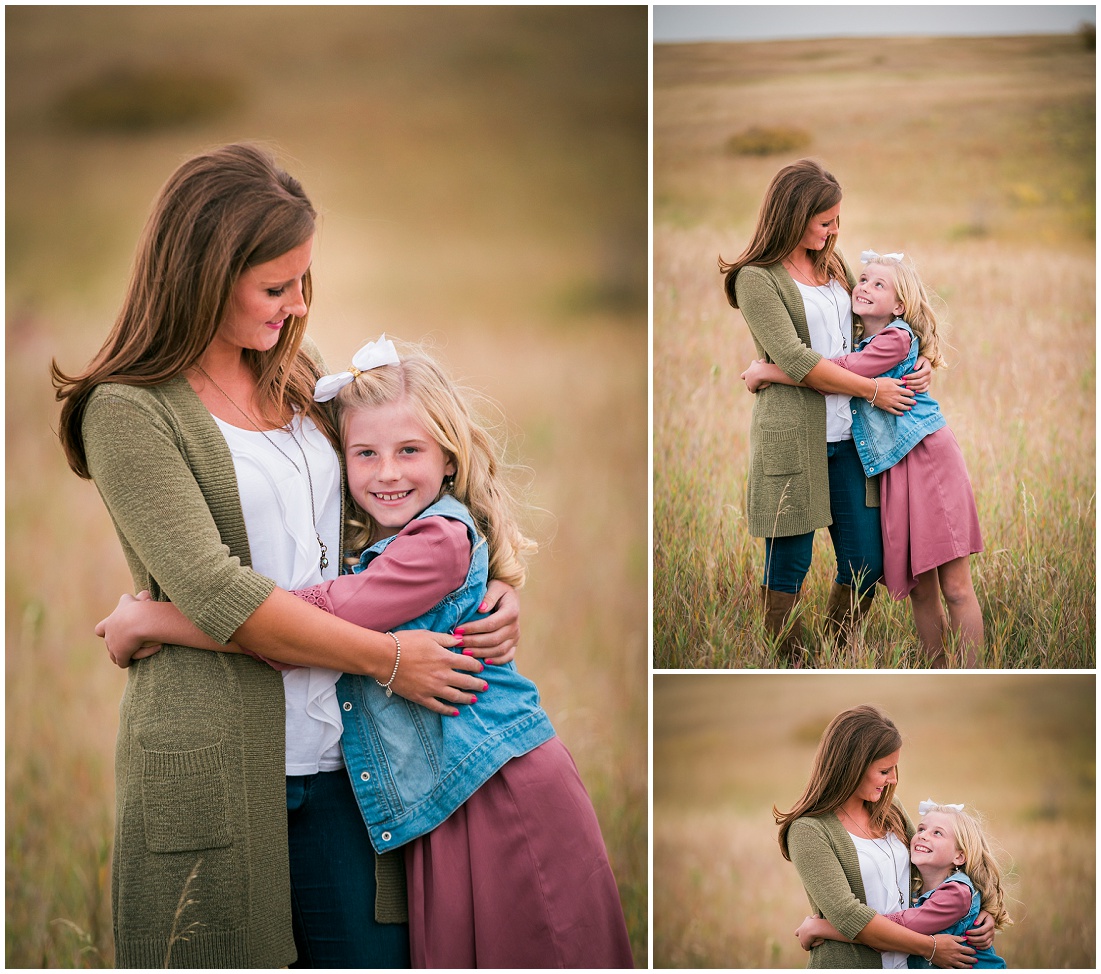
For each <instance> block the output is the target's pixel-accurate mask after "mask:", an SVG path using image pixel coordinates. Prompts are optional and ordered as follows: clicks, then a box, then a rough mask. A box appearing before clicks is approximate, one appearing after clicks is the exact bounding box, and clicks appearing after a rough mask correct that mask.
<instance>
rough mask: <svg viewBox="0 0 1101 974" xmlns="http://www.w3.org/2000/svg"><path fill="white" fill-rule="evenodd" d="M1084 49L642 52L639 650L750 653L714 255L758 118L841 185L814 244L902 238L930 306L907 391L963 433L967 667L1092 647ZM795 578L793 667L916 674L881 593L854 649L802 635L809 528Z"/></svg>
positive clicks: (1090, 163) (812, 621)
mask: <svg viewBox="0 0 1101 974" xmlns="http://www.w3.org/2000/svg"><path fill="white" fill-rule="evenodd" d="M1093 70H1094V56H1093V52H1092V51H1087V50H1086V49H1085V48H1084V47H1083V46H1082V45H1081V44H1080V43H1079V42H1078V41H1077V40H1076V39H1074V38H1016V39H1005V38H1000V39H973V40H943V41H936V42H932V41H923V40H922V39H917V40H914V41H912V42H911V41H908V40H907V41H902V40H897V41H873V42H871V43H864V42H861V43H859V44H858V43H856V42H851V41H821V42H790V43H775V44H772V43H769V44H735V45H672V46H661V47H659V48H657V49H656V51H655V69H654V76H655V82H654V84H655V91H654V119H655V121H654V195H655V203H654V221H655V226H654V312H653V313H654V325H653V332H654V338H653V344H654V352H653V360H654V378H653V386H654V392H653V413H654V434H653V438H654V446H653V451H654V457H653V462H654V502H653V504H654V510H653V533H654V663H655V666H657V667H672V668H679V667H726V666H749V667H771V666H776V665H778V658H777V656H776V654H775V652H774V651H773V649H772V648H771V645H770V642H769V640H768V638H767V637H766V635H765V633H764V631H763V627H762V622H761V613H760V609H759V607H758V603H759V598H760V596H759V587H760V584H761V578H762V575H763V543H762V542H761V541H760V540H759V539H756V538H751V537H750V536H749V534H748V532H747V529H746V519H745V513H744V497H745V477H746V468H747V458H748V430H749V421H750V413H751V410H752V396H751V395H750V394H749V393H747V392H746V391H745V387H744V384H743V383H742V382H741V381H740V379H739V375H740V373H741V372H742V370H743V369H744V368H745V367H746V365H747V364H748V363H749V362H750V360H751V359H753V358H754V357H756V354H757V353H756V350H755V348H754V346H753V343H752V340H751V337H750V334H749V331H748V328H747V326H746V325H745V322H744V320H743V319H742V317H741V315H740V313H739V312H736V311H734V310H733V309H731V308H730V307H729V305H728V304H727V303H726V300H725V296H724V294H723V292H722V278H721V276H720V275H719V273H718V270H717V266H716V260H717V257H718V256H719V255H720V254H721V255H723V256H724V257H725V258H727V259H728V260H729V259H732V258H733V257H735V256H737V254H738V253H739V252H740V251H741V249H742V248H743V247H744V246H745V244H746V243H747V241H748V239H749V235H750V233H751V232H752V227H753V223H754V221H755V218H756V211H757V207H758V206H759V204H760V200H761V197H762V195H763V193H764V190H765V187H766V186H767V184H768V181H769V179H770V178H771V176H772V175H773V174H774V173H775V171H776V170H778V169H779V168H780V167H781V166H782V165H784V164H785V163H787V162H789V161H791V160H792V159H793V158H795V156H792V155H784V154H781V155H776V156H772V157H768V158H767V159H763V160H762V159H760V158H757V157H752V158H751V157H736V156H731V155H729V154H727V153H726V151H725V150H724V148H723V145H724V142H725V139H726V137H727V136H728V135H729V134H730V133H731V132H732V131H737V130H739V129H741V128H745V127H747V126H749V125H751V124H755V123H756V124H760V123H763V122H766V121H768V120H770V119H771V120H775V119H779V118H782V119H783V120H785V122H787V123H789V124H792V125H794V126H796V127H798V128H801V129H803V130H806V131H807V132H809V133H811V134H812V136H813V142H812V144H811V146H810V147H809V148H808V149H807V150H804V151H803V152H801V153H800V154H801V155H809V156H813V157H814V158H817V159H819V160H820V161H822V162H823V163H824V164H825V165H826V166H827V168H829V169H830V170H831V171H833V172H834V174H835V175H837V177H838V178H839V180H840V182H841V184H842V186H843V188H844V190H845V192H846V196H845V200H844V202H843V204H842V226H841V235H840V238H839V241H840V243H839V246H840V249H841V250H842V251H843V252H844V253H845V254H847V255H848V257H849V259H850V261H854V262H855V260H856V258H857V256H858V254H859V252H860V250H862V249H864V248H867V247H871V248H873V249H876V250H880V251H896V250H902V251H905V252H906V253H907V254H908V255H909V256H910V257H912V258H913V260H914V261H915V263H916V265H917V267H918V269H919V271H920V273H921V275H922V277H923V279H924V280H925V281H926V283H927V284H929V285H930V286H931V287H932V288H933V289H934V290H935V291H936V292H937V293H938V294H939V296H940V298H941V299H942V303H943V308H944V309H945V312H946V316H945V323H944V328H943V332H944V334H946V336H947V339H948V342H949V343H950V345H951V351H950V354H949V355H948V359H949V365H950V367H949V368H948V369H947V370H944V371H941V372H938V373H937V374H936V376H935V377H934V385H933V389H932V394H933V395H934V396H935V397H936V398H937V400H938V401H939V402H940V404H941V406H942V409H943V411H944V414H945V416H946V418H947V420H948V423H949V426H950V427H951V429H952V431H953V432H954V433H955V435H956V438H957V439H958V440H959V442H960V445H961V447H962V449H963V454H964V457H965V459H966V461H967V464H968V469H969V472H970V474H971V479H972V483H973V486H974V489H975V495H976V500H977V503H978V510H979V520H980V524H981V526H982V530H983V536H984V541H985V551H984V552H983V553H982V554H980V555H977V556H975V557H973V558H972V560H971V568H972V577H973V580H974V583H975V587H976V591H977V593H978V597H979V601H980V604H981V605H982V608H983V618H984V624H985V629H986V651H985V655H984V658H983V660H982V664H983V665H984V666H987V667H999V668H1001V667H1005V668H1016V667H1023V668H1033V667H1092V666H1093V665H1094V660H1095V638H1096V636H1095V628H1096V619H1095V582H1096V579H1095V571H1094V566H1095V557H1096V544H1095V520H1096V507H1095V504H1096V498H1095V489H1096V483H1095V459H1096V449H1095V433H1096V428H1095V412H1094V403H1095V387H1096V375H1095V366H1094V348H1095V336H1094V297H1095V263H1094V247H1093V167H1094V152H1093V146H1094V140H1093V108H1092V106H1093V98H1094V76H1093ZM818 534H819V536H818V537H817V538H816V548H815V555H814V560H813V564H812V569H811V574H810V575H809V576H808V579H807V582H806V584H805V586H804V614H805V621H806V622H807V623H808V626H809V628H810V630H811V641H812V643H813V644H814V652H815V656H816V660H817V663H818V665H820V666H829V667H842V668H845V667H900V666H901V667H908V666H916V665H920V657H919V651H918V647H917V639H916V635H915V631H914V627H913V622H912V619H911V614H910V610H909V606H908V605H907V604H906V603H893V602H891V600H890V599H889V598H887V597H885V596H884V595H883V594H880V595H879V597H878V607H877V608H875V609H873V611H872V613H871V615H870V617H869V619H868V622H867V624H866V626H865V627H864V628H863V629H862V631H861V632H860V634H859V638H858V639H857V640H856V641H855V643H854V644H853V645H852V646H850V647H846V648H836V647H832V646H830V645H828V644H827V643H826V641H825V639H824V638H823V636H822V624H821V623H822V620H821V616H822V615H823V614H824V608H825V601H826V592H827V589H828V586H829V583H830V580H831V579H832V574H833V573H832V571H831V557H830V556H831V554H832V548H831V546H830V544H829V541H828V535H827V532H825V531H821V532H819V533H818Z"/></svg>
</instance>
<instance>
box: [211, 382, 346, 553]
mask: <svg viewBox="0 0 1101 974" xmlns="http://www.w3.org/2000/svg"><path fill="white" fill-rule="evenodd" d="M195 368H197V369H198V370H199V371H200V372H201V373H202V374H203V376H204V377H205V378H206V379H207V380H208V381H209V382H210V384H211V385H212V386H214V388H215V389H217V390H218V391H219V392H220V393H221V394H222V395H223V396H224V397H225V400H226V402H228V403H229V404H230V405H231V406H232V407H233V408H234V409H236V410H237V412H239V413H240V414H241V415H242V416H244V417H245V419H247V420H248V421H249V422H250V423H251V424H252V425H253V427H254V428H255V429H256V432H257V433H259V434H260V435H261V436H262V437H263V438H264V439H265V440H267V441H268V442H269V443H270V444H271V445H272V446H273V447H275V449H277V450H278V451H279V452H280V453H281V454H283V457H284V458H285V459H286V461H287V462H288V463H289V464H290V465H291V466H292V467H294V469H295V471H297V473H298V476H299V477H301V476H302V468H301V467H300V466H298V464H297V463H295V462H294V458H293V457H291V456H289V455H288V454H287V452H286V451H285V450H284V449H283V448H282V447H281V446H280V445H279V444H278V443H276V442H275V440H273V439H272V438H271V437H270V436H268V434H267V433H265V432H264V431H263V430H262V429H261V428H260V426H259V424H258V423H257V422H256V420H254V419H253V418H252V417H251V416H250V415H249V414H248V413H246V412H245V411H244V410H243V409H242V408H241V407H240V406H238V405H237V403H235V402H234V401H233V400H232V399H230V398H229V393H228V392H226V391H225V389H223V388H222V387H221V386H220V385H218V383H217V382H215V381H214V379H213V378H211V376H210V373H209V372H207V370H206V369H204V368H203V367H202V366H201V365H196V366H195ZM283 429H284V430H286V431H287V432H288V433H289V434H290V437H291V439H292V440H293V441H294V445H295V446H296V447H298V452H299V453H300V454H301V455H302V463H303V464H304V465H305V467H306V482H307V483H308V484H309V485H310V517H312V518H313V530H314V537H316V538H317V544H318V546H319V547H320V548H321V560H320V562H319V563H318V564H320V566H321V570H322V571H324V570H325V569H326V568H328V567H329V549H328V548H327V547H326V545H325V542H324V541H322V540H321V532H320V531H319V530H318V529H317V510H316V508H315V507H314V500H313V475H312V474H311V473H310V461H309V460H307V459H306V451H305V450H304V449H302V444H301V443H299V442H298V437H297V436H295V435H294V425H293V422H292V423H291V424H290V425H287V426H284V427H283Z"/></svg>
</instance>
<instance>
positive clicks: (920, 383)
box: [902, 355, 933, 392]
mask: <svg viewBox="0 0 1101 974" xmlns="http://www.w3.org/2000/svg"><path fill="white" fill-rule="evenodd" d="M902 381H903V382H905V383H906V385H908V386H909V387H910V388H911V389H913V390H914V392H928V391H929V387H930V386H931V385H932V384H933V367H932V366H931V365H930V364H929V360H928V359H927V358H926V357H925V356H924V355H919V356H918V360H917V363H916V364H915V365H914V371H913V372H911V373H910V374H909V375H904V376H903V377H902Z"/></svg>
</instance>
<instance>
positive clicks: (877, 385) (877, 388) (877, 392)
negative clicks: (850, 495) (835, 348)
mask: <svg viewBox="0 0 1101 974" xmlns="http://www.w3.org/2000/svg"><path fill="white" fill-rule="evenodd" d="M878 395H879V379H876V380H875V392H873V393H872V398H871V399H865V400H864V401H865V402H866V403H868V404H869V405H872V406H874V405H875V397H876V396H878ZM934 949H935V948H934Z"/></svg>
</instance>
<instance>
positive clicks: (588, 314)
mask: <svg viewBox="0 0 1101 974" xmlns="http://www.w3.org/2000/svg"><path fill="white" fill-rule="evenodd" d="M5 18H6V41H7V50H6V54H7V78H6V80H7V85H6V91H7V141H6V157H7V173H6V175H7V226H6V241H7V246H6V256H7V267H6V275H7V305H6V313H7V346H6V351H7V361H6V379H7V395H6V407H7V415H6V438H7V443H6V446H7V474H8V475H7V591H6V599H7V615H6V619H7V622H6V640H7V654H6V699H7V706H6V717H7V737H6V773H7V796H6V820H5V821H6V833H7V834H6V853H7V854H6V950H7V953H6V956H7V965H8V966H9V967H61V966H84V967H102V966H110V964H111V961H112V956H113V953H112V945H111V932H110V923H111V918H110V900H109V891H108V876H109V861H110V836H111V828H112V815H113V783H112V777H111V775H112V754H113V741H114V736H115V730H116V727H117V706H118V701H119V698H120V696H121V692H122V687H123V684H124V681H125V676H124V674H123V673H122V672H120V671H118V670H116V669H114V667H113V666H112V665H111V664H110V662H109V661H108V659H107V656H106V653H105V651H104V649H103V647H102V645H101V643H100V641H99V640H98V639H97V638H96V637H95V636H94V635H93V632H92V629H93V626H94V625H95V623H96V622H97V621H98V620H99V619H100V618H101V617H102V616H104V615H105V614H106V613H107V612H108V611H109V610H110V609H111V607H112V606H114V604H115V603H116V601H117V598H118V596H119V594H120V593H121V592H122V591H125V590H128V589H129V588H130V585H131V582H130V578H129V575H128V573H127V571H126V568H125V565H124V562H123V559H122V556H121V553H120V550H119V546H118V542H117V539H116V538H115V535H114V533H113V530H112V527H111V524H110V522H109V520H108V518H107V515H106V513H105V511H104V509H103V507H102V504H101V503H100V500H99V497H98V495H97V493H96V491H95V488H94V486H93V485H91V484H90V483H86V482H83V481H80V480H78V478H77V477H75V476H74V475H73V474H72V473H71V472H70V471H69V470H68V468H67V467H66V465H65V462H64V460H63V457H62V453H61V450H60V448H59V446H58V444H57V442H56V437H55V433H54V428H55V425H56V417H57V405H56V403H55V402H54V399H53V391H52V388H51V386H50V382H49V377H48V366H49V362H50V359H51V358H56V359H57V361H58V363H59V365H60V366H61V367H62V368H63V369H65V370H66V371H70V372H72V371H77V370H79V369H81V368H82V367H83V366H84V365H85V364H86V362H87V361H88V360H89V359H90V357H91V356H92V355H93V354H94V352H95V351H96V350H97V349H98V348H99V346H100V344H101V343H102V341H103V339H104V337H105V336H106V334H107V331H108V329H109V327H110V325H111V323H112V321H113V319H114V316H115V314H116V312H117V310H118V306H119V303H120V301H121V298H122V294H123V291H124V288H125V286H126V283H127V278H128V274H129V268H130V262H131V258H132V255H133V251H134V247H135V244H136V242H137V238H138V235H139V233H140V231H141V229H142V226H143V225H144V222H145V219H146V216H147V214H148V212H149V209H150V206H151V203H152V201H153V198H154V196H155V195H156V193H157V191H158V189H159V188H160V186H161V184H162V183H163V182H164V180H165V179H167V177H168V176H169V174H170V173H171V172H172V171H173V170H174V169H175V168H176V167H177V165H179V163H180V162H182V161H183V160H184V159H185V158H187V157H189V156H191V155H193V154H194V153H196V152H198V151H201V150H203V149H205V148H207V147H209V146H212V145H215V144H220V143H223V142H231V141H239V140H259V141H264V142H266V143H268V144H270V145H271V146H272V147H273V148H274V149H275V151H276V153H277V155H278V157H279V158H280V160H281V162H282V163H283V164H284V167H285V168H287V169H288V170H289V171H290V172H292V173H293V174H295V175H296V176H298V177H299V179H300V180H301V181H302V182H303V184H304V186H305V187H306V190H307V192H308V193H309V195H310V197H311V199H312V200H313V202H314V204H315V205H316V206H317V207H318V209H319V211H320V213H321V222H320V233H319V236H318V240H317V243H316V245H315V250H314V264H313V276H314V289H315V300H314V304H313V309H312V312H311V315H310V334H311V336H312V337H313V338H314V339H315V340H316V341H317V343H318V345H319V346H320V348H321V350H322V352H323V353H324V354H325V356H326V358H327V360H328V362H329V364H330V365H331V366H333V367H334V368H343V367H344V366H345V364H346V363H347V361H348V360H349V359H350V356H351V354H352V352H353V351H354V350H355V349H356V348H358V347H359V345H360V344H361V343H362V342H363V341H364V340H366V339H369V338H376V337H377V336H378V335H379V333H380V332H382V331H385V332H386V333H387V334H388V335H391V336H393V337H398V338H401V339H406V340H427V341H429V343H430V344H431V345H432V346H433V347H434V349H435V351H436V353H437V354H438V355H439V356H440V357H441V358H442V359H443V361H444V362H445V364H446V365H447V366H448V367H449V368H450V369H451V371H452V373H453V374H455V375H456V376H457V377H458V378H460V379H462V380H463V381H465V382H467V383H468V384H469V385H471V386H473V387H474V388H476V389H477V390H479V391H480V392H482V393H485V394H486V395H488V396H490V397H491V398H492V399H494V400H495V401H496V402H497V403H498V404H499V405H500V408H501V411H502V414H503V416H504V417H505V418H506V420H507V424H508V428H509V430H510V432H511V434H512V447H511V449H512V455H513V459H515V460H517V461H519V462H522V463H524V464H526V465H528V466H529V467H530V468H531V471H532V480H531V488H530V495H531V497H530V499H531V501H532V503H533V504H535V505H536V506H538V507H539V508H541V509H542V510H543V511H544V512H545V513H544V514H543V515H541V516H540V517H538V518H537V519H536V520H535V521H534V522H533V524H532V525H531V527H532V530H533V531H534V532H535V534H536V536H537V537H538V538H539V540H540V542H541V543H542V547H541V551H540V554H539V555H538V556H537V558H536V559H535V560H534V562H533V564H532V568H531V573H530V582H529V585H528V587H527V588H525V590H524V592H523V595H522V602H523V610H522V611H523V619H522V629H523V639H522V644H521V650H520V657H519V660H518V664H519V666H520V668H521V669H522V670H523V671H524V672H525V673H526V674H527V675H529V676H531V677H532V678H533V679H534V680H535V681H536V682H537V683H538V685H539V687H540V690H541V691H542V696H543V701H544V704H545V706H546V708H547V710H548V712H549V713H550V716H551V718H552V720H553V721H554V723H555V725H556V727H557V729H558V731H559V733H560V735H561V737H562V738H563V740H564V741H565V742H566V744H567V745H568V746H569V748H570V749H571V750H572V752H573V754H574V756H575V758H576V760H577V763H578V765H579V767H580V770H581V774H582V777H583V778H584V780H585V782H586V784H587V786H588V788H589V790H590V793H591V794H592V796H593V800H594V804H595V806H596V809H597V813H598V815H599V818H600V822H601V825H602V828H603V831H604V836H605V840H606V842H607V844H608V847H609V852H610V855H611V859H612V865H613V868H614V870H615V873H616V876H617V878H618V881H619V885H620V891H621V896H622V899H623V904H624V910H625V913H626V916H627V920H628V926H629V928H630V933H631V938H632V944H633V947H634V951H635V960H636V963H637V964H639V965H641V966H645V965H646V963H647V953H646V944H647V887H646V884H647V785H646V774H647V762H646V747H645V743H644V742H645V741H646V733H647V691H648V652H647V636H648V630H647V568H648V551H647V523H648V522H647V516H648V505H647V462H646V457H647V298H648V295H647V280H648V276H647V275H648V268H647V232H648V219H647V64H648V46H647V45H648V32H647V11H646V8H645V7H610V8H590V7H304V6H281V7H255V6H241V7H203V6H199V7H156V6H132V7H92V6H75V7H50V6H27V7H8V8H7V10H6V11H5Z"/></svg>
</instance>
